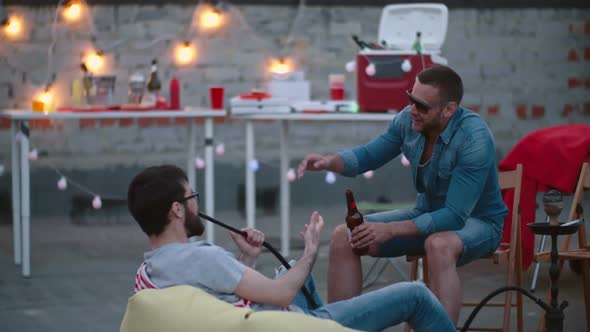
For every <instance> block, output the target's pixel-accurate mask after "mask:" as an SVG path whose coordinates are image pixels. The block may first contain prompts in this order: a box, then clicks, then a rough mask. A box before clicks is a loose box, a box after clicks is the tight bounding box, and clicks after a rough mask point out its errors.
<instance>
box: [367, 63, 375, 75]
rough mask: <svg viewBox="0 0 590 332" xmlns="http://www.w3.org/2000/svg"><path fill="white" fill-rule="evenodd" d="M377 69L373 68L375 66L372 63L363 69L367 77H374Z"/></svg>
mask: <svg viewBox="0 0 590 332" xmlns="http://www.w3.org/2000/svg"><path fill="white" fill-rule="evenodd" d="M376 72H377V69H376V68H375V64H373V63H372V62H371V63H369V65H368V66H367V67H366V68H365V73H366V74H367V75H369V76H375V73H376Z"/></svg>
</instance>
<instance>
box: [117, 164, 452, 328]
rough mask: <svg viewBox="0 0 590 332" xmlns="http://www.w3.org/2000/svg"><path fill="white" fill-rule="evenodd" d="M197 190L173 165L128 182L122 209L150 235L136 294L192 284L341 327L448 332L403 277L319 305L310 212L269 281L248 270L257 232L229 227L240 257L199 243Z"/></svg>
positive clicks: (440, 313) (428, 301)
mask: <svg viewBox="0 0 590 332" xmlns="http://www.w3.org/2000/svg"><path fill="white" fill-rule="evenodd" d="M198 198H199V195H198V194H197V193H194V192H193V191H192V189H191V187H190V185H189V184H188V180H187V178H186V174H185V173H184V171H182V170H181V169H179V168H178V167H176V166H167V165H164V166H154V167H149V168H147V169H145V170H144V171H142V172H141V173H139V174H138V175H136V176H135V178H134V179H133V180H132V181H131V184H130V185H129V190H128V193H127V203H128V207H129V211H130V212H131V214H132V215H133V217H134V219H135V220H136V221H137V223H138V224H139V226H140V227H141V229H142V230H143V231H144V232H145V233H146V235H147V236H148V237H149V240H150V244H151V250H150V251H148V252H146V253H145V254H144V262H143V263H142V264H141V266H140V267H139V269H138V271H137V273H136V277H135V287H134V288H135V292H138V291H141V290H143V289H147V288H166V287H172V286H176V285H191V286H194V287H198V288H201V289H202V290H204V291H206V292H207V293H209V294H211V295H213V296H215V297H216V298H218V299H220V300H222V301H225V302H229V303H232V304H234V305H235V306H237V307H249V308H252V309H254V310H282V311H293V312H299V313H303V314H306V315H311V316H315V317H318V318H324V319H331V320H334V321H336V322H338V323H340V324H342V325H344V326H346V327H349V328H353V329H357V330H363V331H381V330H384V329H386V328H387V327H390V326H393V325H396V324H399V323H402V322H404V321H408V322H409V323H410V325H411V326H412V328H413V329H414V330H415V331H455V328H454V325H453V324H452V323H451V321H450V320H449V318H448V317H447V315H446V313H445V311H444V309H443V307H442V306H441V304H440V303H439V302H438V300H437V299H436V297H435V296H434V294H432V293H431V292H430V291H429V290H428V288H426V287H425V286H424V285H423V284H422V283H418V282H402V283H397V284H393V285H389V286H387V287H384V288H382V289H379V290H377V291H374V292H369V293H366V294H363V295H362V296H358V297H356V298H354V299H349V300H345V301H340V302H336V303H330V304H323V303H322V301H321V300H320V298H319V296H318V294H317V292H315V285H314V282H313V278H311V276H310V273H311V269H312V268H313V265H314V263H315V260H316V258H317V255H318V250H319V246H320V233H321V231H322V228H323V225H324V220H323V218H322V216H321V215H320V214H319V213H318V212H317V211H316V212H314V213H313V214H312V215H311V217H310V220H309V223H308V224H306V225H305V226H304V227H303V231H302V232H301V236H302V237H303V240H304V243H305V248H304V250H303V254H302V256H301V258H300V259H299V261H297V263H295V264H294V265H293V266H292V268H291V269H289V270H287V271H285V270H284V269H283V270H282V271H279V273H277V274H278V277H277V279H270V278H267V277H265V276H264V275H262V274H260V273H259V272H257V271H256V270H254V268H253V265H254V262H255V261H256V258H257V257H258V255H259V254H260V252H261V249H262V243H263V242H264V234H263V233H262V232H260V231H258V230H255V229H252V228H247V229H244V231H246V233H247V236H246V237H243V236H242V235H237V234H234V233H230V234H231V237H232V239H233V241H234V242H235V243H236V245H237V246H238V248H239V250H240V253H241V255H240V257H239V260H238V259H235V258H234V257H233V255H232V254H231V253H229V252H227V251H226V250H224V249H223V248H221V247H219V246H215V245H212V244H208V243H206V242H203V241H199V242H189V240H188V239H189V237H190V236H194V235H202V234H203V232H204V229H205V228H204V225H203V223H202V222H201V220H200V218H199V202H198ZM304 284H305V286H306V288H307V289H308V290H309V291H310V292H311V294H312V296H313V298H314V300H315V302H316V303H318V304H319V307H318V308H310V307H309V305H308V303H307V302H306V300H305V297H304V296H303V295H302V293H301V292H300V291H299V290H300V289H301V287H302V286H303V285H304Z"/></svg>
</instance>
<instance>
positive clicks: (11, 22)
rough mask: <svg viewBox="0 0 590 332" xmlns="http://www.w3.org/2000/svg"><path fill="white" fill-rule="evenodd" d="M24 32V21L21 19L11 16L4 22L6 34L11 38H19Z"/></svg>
mask: <svg viewBox="0 0 590 332" xmlns="http://www.w3.org/2000/svg"><path fill="white" fill-rule="evenodd" d="M22 30H23V21H22V20H21V18H20V17H17V16H11V17H9V18H8V19H7V20H6V21H5V22H4V33H5V34H6V35H7V36H8V37H11V38H16V37H18V36H19V35H20V34H21V32H22Z"/></svg>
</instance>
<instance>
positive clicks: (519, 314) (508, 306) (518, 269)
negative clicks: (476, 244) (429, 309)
mask: <svg viewBox="0 0 590 332" xmlns="http://www.w3.org/2000/svg"><path fill="white" fill-rule="evenodd" d="M499 183H500V189H501V190H506V189H514V201H513V205H512V211H511V213H512V225H511V228H510V235H511V236H510V242H509V243H501V244H500V247H499V248H498V249H497V250H496V251H495V252H494V253H493V254H492V255H490V256H489V257H485V258H492V259H493V262H494V264H503V265H507V271H506V286H521V285H522V242H521V225H520V192H521V185H522V164H518V165H517V166H516V170H514V171H505V172H500V173H499ZM420 259H422V260H424V262H423V266H424V273H423V275H424V282H425V283H426V284H427V285H428V281H429V280H428V270H427V267H428V262H427V259H428V258H427V257H426V256H423V257H419V256H409V257H408V258H407V260H408V261H409V262H412V268H411V277H412V280H416V279H417V277H418V274H419V268H418V266H419V263H420ZM478 304H479V303H474V302H463V304H462V305H463V306H464V307H474V306H477V305H478ZM485 307H503V309H504V319H503V324H502V327H501V328H477V327H472V328H469V330H470V331H509V330H510V314H511V311H512V308H514V307H516V325H517V331H518V332H522V330H523V308H522V294H521V293H516V303H513V300H512V292H506V295H505V299H504V302H499V303H498V302H496V303H493V302H492V303H490V302H488V303H487V304H486V305H485ZM457 328H458V329H461V327H457ZM405 330H406V331H409V326H408V325H407V324H406V327H405Z"/></svg>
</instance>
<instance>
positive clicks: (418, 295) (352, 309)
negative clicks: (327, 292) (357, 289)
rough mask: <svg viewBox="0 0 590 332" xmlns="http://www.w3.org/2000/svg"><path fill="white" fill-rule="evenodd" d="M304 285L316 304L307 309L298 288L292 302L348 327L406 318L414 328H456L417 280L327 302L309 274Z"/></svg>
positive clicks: (373, 327)
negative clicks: (315, 307) (319, 293)
mask: <svg viewBox="0 0 590 332" xmlns="http://www.w3.org/2000/svg"><path fill="white" fill-rule="evenodd" d="M305 286H306V287H307V289H308V290H309V291H310V293H312V294H313V297H314V300H315V301H316V303H317V304H318V305H319V307H318V308H317V309H310V308H309V306H308V304H307V301H306V300H305V297H304V296H303V293H301V292H299V294H298V295H297V297H296V298H295V301H294V302H293V304H295V305H296V306H298V307H300V308H301V309H302V310H303V311H304V312H305V313H306V314H308V315H312V316H315V317H318V318H324V319H330V320H333V321H336V322H338V323H339V324H341V325H343V326H346V327H348V328H351V329H355V330H361V331H382V330H384V329H386V328H388V327H391V326H395V325H398V324H400V323H403V322H408V323H409V324H410V326H411V327H412V329H414V331H416V332H421V331H441V332H445V331H456V329H455V326H454V325H453V323H452V322H451V320H450V319H449V317H448V316H447V314H446V312H445V310H444V308H443V307H442V305H441V304H440V303H439V302H438V300H437V299H436V297H435V296H434V294H432V292H430V290H429V289H428V288H427V287H426V286H424V284H423V283H421V282H398V283H396V284H392V285H389V286H386V287H383V288H381V289H378V290H375V291H372V292H368V293H365V294H362V295H359V296H356V297H353V298H351V299H348V300H343V301H338V302H334V303H330V304H324V303H322V301H321V300H320V298H319V296H318V295H317V292H316V289H315V282H314V280H313V277H312V276H310V277H309V278H308V280H307V282H306V283H305Z"/></svg>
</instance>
